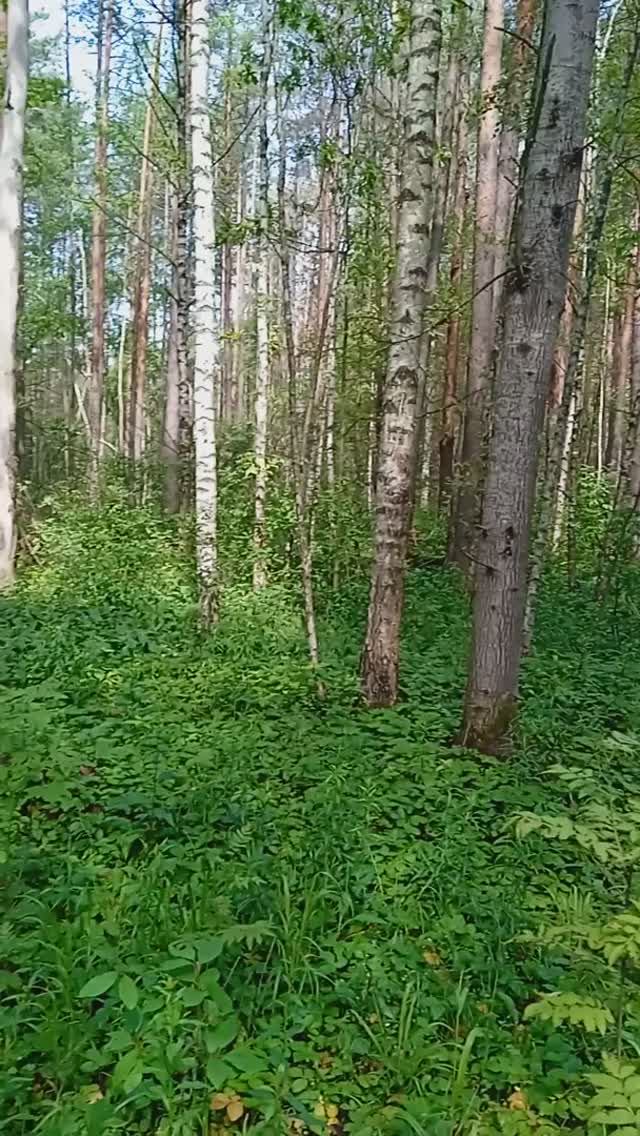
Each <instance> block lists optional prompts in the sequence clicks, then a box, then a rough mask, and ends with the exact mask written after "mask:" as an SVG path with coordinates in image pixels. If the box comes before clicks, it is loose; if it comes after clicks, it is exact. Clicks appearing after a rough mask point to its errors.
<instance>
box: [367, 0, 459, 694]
mask: <svg viewBox="0 0 640 1136" xmlns="http://www.w3.org/2000/svg"><path fill="white" fill-rule="evenodd" d="M440 41H441V11H440V6H439V2H438V0H414V3H413V6H412V10H411V22H410V29H409V44H408V69H407V77H406V85H407V89H406V108H405V117H404V154H403V157H404V161H403V167H402V171H401V176H400V194H399V203H398V230H397V240H396V264H395V271H394V279H393V286H392V295H391V305H390V309H391V311H390V315H391V336H392V342H391V346H390V349H389V358H388V364H387V374H386V382H385V389H384V394H383V411H382V427H381V437H380V450H379V461H378V471H377V490H376V516H375V543H374V564H373V571H372V578H371V594H370V600H369V613H368V621H367V631H366V638H365V643H364V648H363V656H362V690H363V694H364V697H365V699H366V701H367V704H368V705H369V706H391V705H393V703H394V702H395V701H396V698H397V695H398V665H399V649H400V623H401V617H402V607H403V600H404V577H405V560H406V554H407V544H408V538H409V529H410V524H411V510H412V478H413V473H414V469H415V460H416V445H417V419H416V411H417V400H418V388H419V377H420V361H421V357H422V355H421V353H422V344H423V336H424V330H425V329H424V322H425V298H426V287H427V279H426V276H427V270H426V266H427V258H428V253H429V221H430V215H431V198H432V180H433V143H434V138H435V113H436V100H437V87H438V65H439V58H440Z"/></svg>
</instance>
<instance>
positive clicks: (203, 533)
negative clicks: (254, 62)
mask: <svg viewBox="0 0 640 1136" xmlns="http://www.w3.org/2000/svg"><path fill="white" fill-rule="evenodd" d="M191 148H192V161H193V246H194V292H193V369H194V414H193V435H194V448H195V496H196V556H197V566H198V586H199V599H200V619H201V622H202V626H203V627H204V628H208V627H211V625H212V624H213V623H215V622H216V619H217V615H218V606H217V562H218V547H217V524H216V522H217V505H218V493H217V468H216V414H215V408H216V379H217V370H218V342H217V338H216V330H215V294H214V280H215V255H214V229H213V224H214V196H213V155H212V149H211V119H210V116H209V10H208V3H207V0H191Z"/></svg>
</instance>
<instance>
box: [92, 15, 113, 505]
mask: <svg viewBox="0 0 640 1136" xmlns="http://www.w3.org/2000/svg"><path fill="white" fill-rule="evenodd" d="M105 5H106V8H105ZM98 19H99V31H98V69H97V73H96V150H95V167H94V168H95V185H96V189H95V205H94V209H93V222H92V229H91V350H90V353H89V361H90V365H89V376H88V386H87V421H88V425H89V492H90V494H91V496H92V498H94V499H95V498H96V497H97V494H98V476H99V467H100V456H101V450H102V404H103V400H104V376H105V319H106V298H105V259H106V252H107V220H106V210H107V133H108V126H109V80H110V71H111V44H112V38H113V0H100V11H99V17H98Z"/></svg>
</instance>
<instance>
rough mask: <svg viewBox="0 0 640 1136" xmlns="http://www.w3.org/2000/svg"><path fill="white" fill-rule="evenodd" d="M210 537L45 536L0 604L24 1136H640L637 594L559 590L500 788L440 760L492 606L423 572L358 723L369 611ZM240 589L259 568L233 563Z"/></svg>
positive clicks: (0, 940) (5, 1021) (149, 529)
mask: <svg viewBox="0 0 640 1136" xmlns="http://www.w3.org/2000/svg"><path fill="white" fill-rule="evenodd" d="M187 546H188V534H187V535H185V534H184V533H182V532H181V531H180V530H179V529H178V528H175V527H172V526H171V525H169V524H168V523H167V522H165V521H163V520H162V519H161V518H159V517H157V516H155V515H154V514H152V513H149V512H145V511H139V512H136V511H126V510H123V509H122V508H121V507H120V506H118V505H116V504H114V505H113V506H111V507H108V508H105V509H104V510H103V512H102V513H100V514H99V515H97V516H93V515H91V514H90V513H87V512H83V511H82V510H78V509H76V510H72V511H70V512H69V513H68V514H67V515H66V516H63V517H62V518H60V516H58V515H57V514H55V513H54V514H53V515H52V516H51V518H50V519H49V521H46V522H44V523H43V524H41V525H40V527H39V529H38V531H37V534H36V536H34V544H33V552H34V555H35V557H36V558H37V560H36V563H35V565H34V566H32V567H30V568H28V569H25V571H24V572H23V574H22V577H21V580H20V583H19V585H18V587H17V589H16V591H15V592H14V593H13V594H12V595H10V596H7V597H5V598H4V599H2V601H1V602H0V638H1V642H2V652H1V653H0V751H1V756H0V777H1V779H2V788H3V797H2V806H1V808H0V861H1V863H0V903H1V906H2V923H1V925H0V969H1V977H0V983H1V988H2V1003H1V1010H0V1033H1V1043H0V1044H1V1054H2V1056H1V1058H0V1131H3V1132H7V1133H10V1134H11V1136H21V1134H23V1133H24V1134H26V1133H34V1132H37V1133H42V1134H43V1136H76V1134H84V1133H87V1134H88V1136H100V1134H101V1133H108V1134H111V1133H121V1134H127V1136H137V1134H139V1133H150V1134H154V1136H196V1134H197V1136H203V1134H207V1136H214V1134H220V1133H223V1132H241V1131H246V1132H250V1133H263V1134H265V1136H280V1134H296V1133H298V1134H304V1133H309V1132H311V1133H318V1134H323V1133H325V1134H327V1136H342V1134H343V1133H344V1134H347V1133H349V1134H353V1136H394V1134H397V1136H411V1134H412V1133H413V1134H418V1136H422V1134H429V1136H431V1134H433V1136H453V1134H454V1133H477V1134H478V1136H481V1134H494V1133H499V1132H505V1133H507V1136H508V1134H509V1133H519V1132H537V1133H540V1134H542V1136H545V1134H553V1133H557V1132H559V1131H565V1130H566V1131H573V1132H576V1131H577V1132H589V1133H593V1134H596V1133H597V1134H601V1133H604V1132H607V1133H616V1132H617V1133H623V1134H624V1136H629V1133H635V1132H638V1131H640V987H639V985H638V980H639V977H640V976H639V972H638V967H639V966H640V909H638V908H636V906H635V902H634V901H635V898H636V895H637V889H636V882H635V873H634V864H635V859H636V854H637V852H638V849H639V848H640V804H638V802H637V800H636V798H640V771H639V770H640V705H639V703H638V694H637V692H638V683H639V680H640V652H638V649H637V644H638V641H639V636H640V589H638V591H637V592H636V593H635V596H634V587H635V582H634V580H633V578H631V579H630V580H629V582H628V587H627V592H625V594H624V595H623V596H622V597H620V596H618V597H617V601H616V608H615V611H613V610H611V608H610V607H598V606H596V605H595V604H594V603H593V601H592V599H591V589H590V588H588V587H587V585H585V586H584V589H583V590H577V591H574V592H571V593H570V592H568V591H567V589H566V587H565V585H564V583H563V581H562V580H560V579H558V580H554V579H551V578H550V579H549V581H548V582H547V586H546V589H545V592H544V595H543V597H542V604H541V609H540V619H539V634H538V637H537V641H536V647H535V650H534V652H533V653H532V656H531V658H530V659H529V661H528V663H527V668H526V675H525V680H524V705H523V713H522V719H521V726H520V736H519V739H518V750H517V754H516V756H515V757H514V759H513V760H512V761H511V762H510V763H499V762H496V761H493V760H485V759H479V758H478V757H477V756H476V755H473V754H470V753H466V752H463V751H461V750H456V749H452V748H449V747H448V745H447V740H448V739H449V738H450V736H451V735H452V734H453V732H454V730H455V727H456V725H457V722H458V718H459V713H460V705H461V698H462V691H463V685H464V657H465V651H466V641H467V628H468V618H467V603H466V600H465V598H464V594H463V591H462V589H461V587H460V585H459V582H458V581H457V579H456V578H455V577H454V575H453V574H451V573H449V572H447V570H445V569H442V568H437V567H436V568H424V569H415V570H413V571H412V572H411V573H410V577H411V578H410V581H409V589H408V598H407V618H406V627H405V643H404V659H403V684H404V686H403V701H402V703H401V705H400V706H399V708H398V709H397V710H396V711H393V712H368V713H367V712H365V711H364V710H363V709H362V708H361V707H360V706H359V704H358V699H357V681H356V670H357V659H358V650H359V643H360V639H361V635H362V627H363V620H364V615H365V609H366V592H367V589H366V581H365V580H364V579H362V578H357V577H355V576H353V577H352V578H351V579H350V580H348V581H347V583H346V584H345V585H344V586H343V587H342V588H341V590H340V591H339V592H337V593H334V592H332V591H330V590H329V589H328V588H327V590H326V591H323V592H321V594H320V595H319V597H318V599H319V608H320V613H321V618H320V631H321V643H322V650H323V674H322V678H323V682H324V686H325V688H326V693H325V695H324V697H322V698H320V697H319V695H318V689H317V683H316V678H315V676H314V675H313V674H312V673H311V672H310V669H309V666H308V664H307V660H306V651H305V643H304V638H303V633H302V629H301V622H300V616H299V609H298V602H297V596H296V594H295V586H292V585H291V584H290V583H288V582H287V578H286V575H285V574H284V573H283V574H282V575H281V576H280V577H279V578H278V579H277V581H276V582H274V584H273V586H272V587H271V588H270V589H269V590H268V591H267V593H266V594H265V595H264V596H261V597H258V598H256V597H254V596H252V595H251V594H250V593H249V592H248V591H247V589H246V587H244V585H243V583H242V580H241V579H240V582H237V581H236V582H234V581H233V580H232V578H231V577H230V578H229V579H227V586H226V590H225V602H224V611H223V617H222V621H221V624H220V627H219V629H218V630H217V631H216V632H215V633H214V634H213V635H212V636H211V637H209V638H202V637H201V636H200V635H199V633H198V632H197V631H196V629H195V606H194V600H193V581H192V579H191V577H190V574H189V571H188V569H187V568H185V565H187V564H189V563H190V555H189V552H188V547H187ZM243 571H244V568H243Z"/></svg>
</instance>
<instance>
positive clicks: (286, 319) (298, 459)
mask: <svg viewBox="0 0 640 1136" xmlns="http://www.w3.org/2000/svg"><path fill="white" fill-rule="evenodd" d="M276 130H277V135H278V149H279V157H278V255H279V260H280V287H281V304H282V323H283V332H284V351H283V355H282V357H283V362H284V367H285V372H286V376H287V395H288V419H289V423H288V424H289V458H290V467H291V475H292V479H293V486H294V493H295V509H296V532H297V537H298V550H299V553H300V570H301V577H302V596H303V603H304V621H305V629H306V634H307V646H308V650H309V659H310V661H311V664H312V666H313V667H317V665H318V663H319V659H320V654H319V648H318V630H317V624H316V612H315V599H314V593H313V550H312V544H311V540H310V535H309V527H308V523H307V522H308V518H307V515H306V510H305V501H304V489H303V484H304V483H303V476H304V462H303V458H302V456H301V442H300V438H299V436H298V434H299V432H298V423H297V415H298V384H297V378H298V376H297V360H296V345H295V335H294V328H293V294H292V293H293V289H292V283H291V277H292V263H291V253H290V249H289V240H288V232H287V208H286V196H285V190H286V180H287V151H286V138H285V129H284V121H283V110H282V94H281V91H280V88H279V85H278V84H277V83H276Z"/></svg>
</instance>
